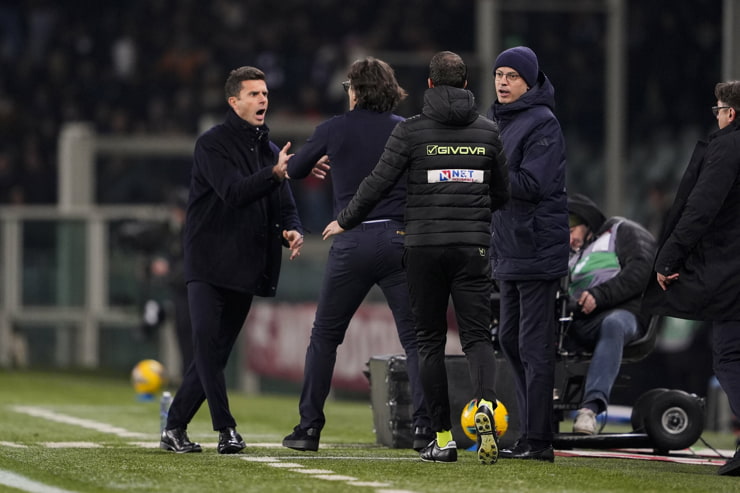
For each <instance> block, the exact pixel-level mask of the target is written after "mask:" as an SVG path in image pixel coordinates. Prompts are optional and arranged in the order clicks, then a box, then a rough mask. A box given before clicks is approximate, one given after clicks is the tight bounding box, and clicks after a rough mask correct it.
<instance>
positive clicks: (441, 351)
mask: <svg viewBox="0 0 740 493" xmlns="http://www.w3.org/2000/svg"><path fill="white" fill-rule="evenodd" d="M404 262H405V265H406V272H407V275H408V280H409V290H410V293H411V308H412V310H413V312H414V317H415V318H416V323H417V329H416V339H417V342H418V344H419V370H420V373H421V382H422V386H423V388H424V397H425V398H426V401H427V406H428V409H429V415H430V418H431V420H432V430H434V431H435V432H439V431H444V430H451V429H452V422H451V417H450V400H449V393H448V382H447V369H446V367H445V346H446V343H447V307H448V304H449V300H450V297H452V303H453V306H454V308H455V317H456V319H457V325H458V328H459V334H460V344H461V346H462V350H463V352H464V353H465V356H466V358H467V361H468V371H469V372H470V379H471V383H472V386H473V392H474V395H472V396H471V398H477V399H481V398H483V399H486V400H489V401H491V402H492V403H494V405H495V403H496V392H495V383H496V361H495V354H494V350H493V341H492V339H491V330H490V324H491V304H490V295H491V289H492V285H491V280H490V277H489V266H488V249H487V248H484V247H474V246H439V247H436V246H430V247H407V248H406V251H405V254H404Z"/></svg>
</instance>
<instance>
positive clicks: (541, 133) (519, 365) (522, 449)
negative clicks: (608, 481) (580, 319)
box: [488, 46, 569, 461]
mask: <svg viewBox="0 0 740 493" xmlns="http://www.w3.org/2000/svg"><path fill="white" fill-rule="evenodd" d="M493 72H494V83H495V85H496V96H497V98H498V100H497V101H495V102H494V103H493V105H492V106H491V109H490V111H489V114H488V116H489V117H490V118H492V119H493V120H494V121H495V122H496V123H498V124H499V127H500V129H501V140H502V141H503V144H504V151H505V152H506V160H507V162H508V164H509V181H510V183H511V200H510V201H509V202H508V203H507V204H506V205H504V207H502V208H501V209H499V210H498V211H496V212H494V214H493V219H492V235H491V267H492V274H493V278H494V279H495V280H496V281H497V282H498V287H499V290H500V293H501V301H500V303H501V313H500V319H499V320H500V326H499V339H500V343H501V349H502V350H503V353H504V355H505V356H506V359H507V360H508V361H509V363H510V364H511V366H512V369H513V373H514V379H515V384H516V394H517V405H518V411H519V423H520V426H521V435H520V437H519V439H518V440H517V441H516V443H515V445H514V446H513V448H512V449H505V450H502V451H501V457H505V458H506V457H508V458H518V459H536V460H546V461H553V460H554V454H553V450H552V438H553V429H552V410H553V387H554V384H555V298H556V293H557V290H558V287H559V284H560V278H562V277H563V276H565V275H566V274H567V272H568V251H569V248H568V241H569V230H568V205H567V196H566V190H565V139H564V138H563V133H562V131H561V129H560V123H559V122H558V120H557V118H556V117H555V115H554V114H553V107H554V105H555V100H554V94H555V90H554V88H553V86H552V84H551V83H550V80H549V79H548V78H547V76H545V74H544V73H543V72H541V71H540V70H539V64H538V60H537V56H536V55H535V53H534V52H533V51H532V50H531V49H529V48H527V47H524V46H517V47H515V48H510V49H508V50H506V51H504V52H502V53H501V54H500V55H499V56H498V58H497V59H496V63H495V64H494V67H493Z"/></svg>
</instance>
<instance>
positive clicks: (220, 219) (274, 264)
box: [185, 110, 303, 296]
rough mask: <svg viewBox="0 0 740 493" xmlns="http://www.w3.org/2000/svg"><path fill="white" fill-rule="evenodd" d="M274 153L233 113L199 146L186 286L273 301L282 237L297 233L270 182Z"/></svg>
mask: <svg viewBox="0 0 740 493" xmlns="http://www.w3.org/2000/svg"><path fill="white" fill-rule="evenodd" d="M278 153H279V149H278V147H277V146H276V145H275V144H274V143H272V142H270V140H269V138H268V129H267V127H264V126H263V127H259V128H257V127H254V126H252V125H250V124H248V123H247V122H245V121H244V120H242V119H241V118H239V116H237V114H236V113H234V112H233V111H232V110H229V113H228V116H227V117H226V121H225V122H224V123H222V124H220V125H216V126H214V127H213V128H211V129H210V130H208V131H207V132H205V133H204V134H203V135H201V136H200V137H199V138H198V140H197V141H196V143H195V152H194V158H193V167H192V172H191V177H190V196H189V200H188V209H187V218H186V221H185V281H186V282H189V281H195V280H197V281H203V282H207V283H210V284H213V285H215V286H218V287H222V288H228V289H233V290H237V291H242V292H246V293H251V294H254V295H257V296H274V295H275V292H276V290H277V282H278V276H279V274H280V262H281V257H282V246H284V245H287V243H285V242H284V240H283V238H282V231H283V230H297V231H299V232H302V231H303V229H302V227H301V223H300V220H299V218H298V213H297V211H296V207H295V202H294V200H293V194H292V193H291V191H290V187H289V185H288V182H287V181H283V182H279V181H277V180H276V179H274V178H273V174H272V167H273V166H274V165H275V164H276V163H277V157H278Z"/></svg>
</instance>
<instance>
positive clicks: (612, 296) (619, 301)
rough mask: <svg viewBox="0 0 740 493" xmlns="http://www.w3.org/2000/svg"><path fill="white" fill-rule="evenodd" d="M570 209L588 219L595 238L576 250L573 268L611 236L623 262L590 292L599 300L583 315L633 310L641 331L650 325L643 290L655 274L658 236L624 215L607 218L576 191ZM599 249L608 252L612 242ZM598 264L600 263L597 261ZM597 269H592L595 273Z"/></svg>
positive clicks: (618, 256) (586, 221)
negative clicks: (644, 309) (594, 308)
mask: <svg viewBox="0 0 740 493" xmlns="http://www.w3.org/2000/svg"><path fill="white" fill-rule="evenodd" d="M568 210H569V212H570V213H571V214H576V215H578V216H580V217H581V218H583V219H584V221H585V223H586V226H588V228H589V230H590V231H591V232H593V236H592V237H591V239H590V240H589V241H588V242H587V243H586V244H584V245H583V247H582V248H581V250H580V252H578V253H575V252H574V253H573V254H572V258H571V268H573V266H575V265H576V264H577V263H578V262H579V261H580V260H581V254H582V253H583V252H584V251H586V250H587V249H588V248H589V246H590V245H593V244H594V243H595V242H596V241H598V240H600V239H601V240H602V241H603V240H604V239H605V238H607V237H606V236H605V235H606V234H609V235H610V237H611V239H612V241H613V247H614V249H613V253H614V254H616V257H617V260H618V262H619V266H618V269H619V270H618V272H617V273H616V275H613V277H611V276H610V278H609V279H607V280H605V281H603V282H599V281H596V282H593V281H592V283H593V284H595V285H594V286H589V287H588V288H587V289H586V291H588V292H589V293H591V296H593V297H594V299H595V300H596V310H594V311H593V312H591V313H590V314H588V315H583V314H582V313H581V312H580V310H576V311H575V315H576V316H577V317H578V314H579V313H581V315H580V316H581V317H583V318H588V319H596V318H600V317H603V315H604V314H605V313H606V312H609V311H611V310H614V309H617V308H619V309H623V310H628V311H630V312H632V313H633V314H634V315H635V316H636V317H637V321H638V324H639V328H640V330H642V331H643V332H644V331H645V329H646V328H647V325H648V323H649V321H650V316H649V315H648V314H646V313H644V312H642V310H641V303H640V300H641V297H642V290H643V287H644V286H645V283H647V281H648V279H649V278H650V276H651V275H652V270H653V260H654V258H655V238H653V235H652V234H650V232H648V231H647V230H646V229H645V228H644V227H642V226H641V225H639V224H637V223H636V222H633V221H630V220H629V219H625V218H623V217H612V218H609V219H605V217H604V214H603V213H602V212H601V211H600V210H599V208H598V207H597V206H596V204H595V203H594V202H593V201H591V199H589V198H588V197H585V196H583V195H579V194H574V195H572V196H571V197H569V199H568ZM599 251H601V252H605V253H608V252H609V245H601V246H600V247H599ZM597 263H598V262H597ZM594 273H595V272H592V275H593V274H594Z"/></svg>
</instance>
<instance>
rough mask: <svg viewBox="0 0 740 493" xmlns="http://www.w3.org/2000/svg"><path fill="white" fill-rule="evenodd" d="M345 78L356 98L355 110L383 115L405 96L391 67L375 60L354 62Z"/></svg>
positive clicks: (371, 58) (370, 58)
mask: <svg viewBox="0 0 740 493" xmlns="http://www.w3.org/2000/svg"><path fill="white" fill-rule="evenodd" d="M347 77H348V78H349V82H350V85H351V87H352V89H353V90H354V92H355V97H356V98H357V104H356V105H355V107H356V108H362V109H366V110H371V111H377V112H378V113H384V112H386V111H392V110H394V109H395V108H396V106H398V103H400V102H401V101H403V100H404V99H405V98H406V96H407V93H406V91H405V90H404V89H403V88H402V87H401V86H400V85H398V81H397V80H396V74H395V73H394V71H393V69H392V68H391V66H390V65H388V64H387V63H385V62H384V61H383V60H379V59H377V58H373V57H367V58H362V59H360V60H356V61H355V62H354V63H352V65H351V66H350V67H349V73H348V74H347Z"/></svg>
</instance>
